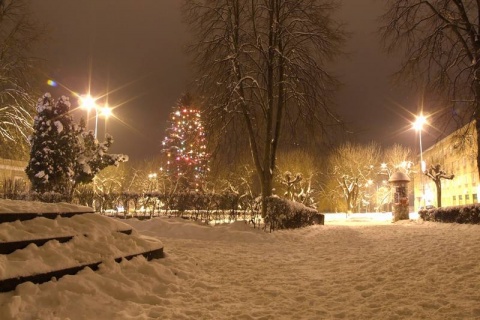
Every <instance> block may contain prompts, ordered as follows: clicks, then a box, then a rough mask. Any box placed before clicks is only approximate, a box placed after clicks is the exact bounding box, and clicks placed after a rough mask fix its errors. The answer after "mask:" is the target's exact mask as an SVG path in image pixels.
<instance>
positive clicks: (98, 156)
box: [25, 93, 128, 198]
mask: <svg viewBox="0 0 480 320" xmlns="http://www.w3.org/2000/svg"><path fill="white" fill-rule="evenodd" d="M69 111H70V102H69V99H68V98H67V97H61V98H60V99H59V100H58V101H57V102H56V103H55V101H54V99H52V97H51V96H50V94H49V93H46V94H45V95H44V96H43V97H42V98H40V99H39V101H38V104H37V113H38V114H37V116H35V118H34V124H33V129H34V132H33V135H32V136H30V137H29V141H30V144H31V151H30V161H29V163H28V166H27V168H26V170H25V171H26V173H27V176H28V178H29V179H30V181H31V183H32V189H33V190H34V191H36V192H39V193H44V192H51V191H53V192H58V193H61V194H64V195H66V196H68V197H69V198H71V197H72V195H73V192H74V190H75V188H76V187H77V186H78V185H79V184H86V183H90V182H92V181H93V179H94V177H95V175H96V174H98V173H99V172H100V171H101V170H102V169H104V168H106V167H107V166H110V165H118V164H119V162H125V161H127V160H128V157H127V156H126V155H122V154H108V153H107V151H108V149H109V148H110V146H111V145H112V143H113V138H112V137H111V136H107V138H106V141H105V142H102V143H100V142H98V140H97V139H96V138H95V136H94V134H93V132H92V131H87V130H86V128H85V121H84V120H83V119H81V121H80V125H77V124H75V123H74V122H73V118H72V116H71V115H70V113H69Z"/></svg>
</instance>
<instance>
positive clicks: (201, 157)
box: [160, 104, 209, 190]
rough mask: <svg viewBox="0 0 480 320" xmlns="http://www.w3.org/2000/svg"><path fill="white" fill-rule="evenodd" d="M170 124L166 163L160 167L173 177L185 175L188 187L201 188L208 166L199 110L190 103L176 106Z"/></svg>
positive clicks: (166, 142)
mask: <svg viewBox="0 0 480 320" xmlns="http://www.w3.org/2000/svg"><path fill="white" fill-rule="evenodd" d="M169 122H170V127H169V128H168V129H167V134H166V136H165V138H164V140H163V141H162V148H163V149H162V152H163V154H164V155H165V156H166V160H165V161H164V163H165V165H164V166H163V167H162V168H160V170H162V171H165V173H166V174H167V175H168V176H169V177H171V178H173V179H180V178H182V181H183V183H184V184H185V186H186V187H187V188H189V189H195V190H198V189H199V188H200V186H201V185H202V183H203V181H204V180H205V176H206V174H207V172H208V170H209V168H208V154H207V152H206V148H207V146H206V137H205V132H204V127H203V124H202V121H201V114H200V111H199V110H197V109H195V108H193V107H190V106H188V105H184V104H183V105H180V106H177V107H175V109H174V110H173V112H172V113H171V115H170V118H169Z"/></svg>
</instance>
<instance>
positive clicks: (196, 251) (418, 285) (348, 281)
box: [0, 218, 480, 319]
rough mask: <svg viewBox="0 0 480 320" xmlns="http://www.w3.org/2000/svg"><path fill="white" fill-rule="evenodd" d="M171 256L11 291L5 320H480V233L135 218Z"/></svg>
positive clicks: (430, 226) (4, 301)
mask: <svg viewBox="0 0 480 320" xmlns="http://www.w3.org/2000/svg"><path fill="white" fill-rule="evenodd" d="M127 222H128V223H129V224H130V225H132V226H133V227H134V228H135V229H136V230H137V231H138V232H139V233H140V234H143V235H147V236H150V237H155V238H158V239H160V240H161V242H162V243H163V244H164V250H165V253H166V257H165V258H164V259H160V260H153V261H150V262H147V261H146V260H145V259H144V258H142V257H139V258H135V259H133V260H132V261H124V262H122V263H120V264H117V263H114V262H108V263H106V264H104V265H102V266H101V267H100V270H99V271H97V272H93V271H91V270H90V269H86V270H84V271H81V272H80V273H79V274H77V275H76V276H65V277H63V278H61V279H59V280H57V281H51V282H48V283H44V284H41V285H34V284H32V283H25V284H22V285H20V286H18V287H17V289H16V290H15V291H14V292H9V293H2V294H0V318H1V319H67V318H68V319H337V318H338V319H342V318H345V319H474V318H479V317H480V303H479V301H480V248H479V243H480V226H477V225H458V224H439V223H423V222H418V221H402V222H398V223H395V224H391V223H387V222H385V221H382V222H381V225H363V226H362V225H358V224H356V225H342V223H341V222H338V221H337V225H328V220H327V225H325V226H312V227H308V228H304V229H299V230H286V231H278V232H274V233H265V232H263V231H259V230H258V229H252V228H251V227H250V226H249V225H246V224H245V223H243V222H236V223H233V224H229V225H217V226H215V227H211V226H206V225H202V224H199V223H196V222H192V221H186V220H182V219H168V218H155V219H152V220H147V221H138V220H135V219H132V220H128V221H127Z"/></svg>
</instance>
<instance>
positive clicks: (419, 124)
mask: <svg viewBox="0 0 480 320" xmlns="http://www.w3.org/2000/svg"><path fill="white" fill-rule="evenodd" d="M426 123H427V117H425V116H424V115H423V114H420V115H418V116H416V117H415V122H414V123H413V129H415V131H417V132H418V139H419V142H420V171H421V173H420V183H421V184H422V193H423V194H422V197H423V201H424V204H425V201H426V200H425V185H424V184H423V173H424V172H425V170H426V164H425V162H424V161H423V150H422V130H423V125H424V124H426Z"/></svg>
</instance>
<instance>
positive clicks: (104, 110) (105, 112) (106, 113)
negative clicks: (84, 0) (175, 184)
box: [101, 103, 112, 139]
mask: <svg viewBox="0 0 480 320" xmlns="http://www.w3.org/2000/svg"><path fill="white" fill-rule="evenodd" d="M101 112H102V115H103V117H104V118H105V139H106V138H107V121H108V117H110V116H111V115H112V108H110V107H109V106H108V103H105V106H104V107H103V108H102V111H101Z"/></svg>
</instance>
